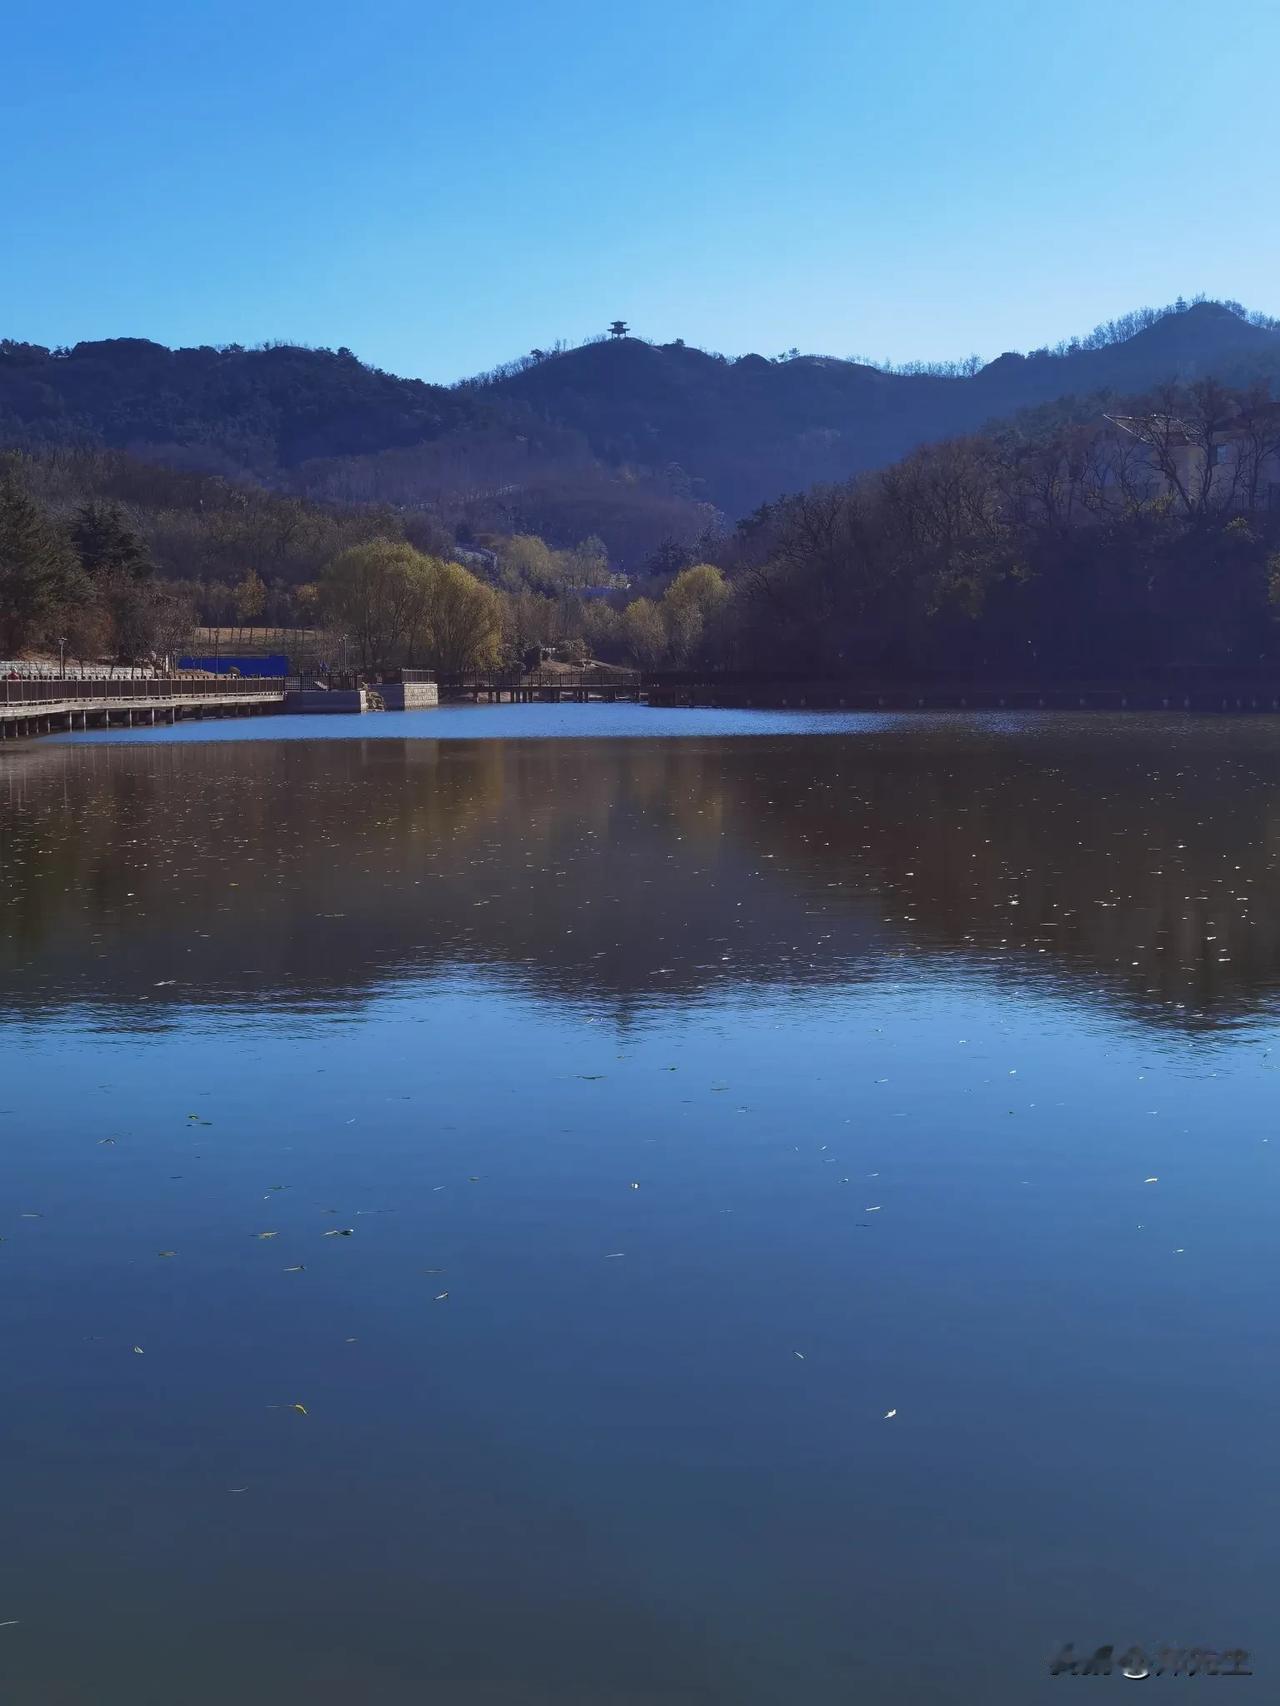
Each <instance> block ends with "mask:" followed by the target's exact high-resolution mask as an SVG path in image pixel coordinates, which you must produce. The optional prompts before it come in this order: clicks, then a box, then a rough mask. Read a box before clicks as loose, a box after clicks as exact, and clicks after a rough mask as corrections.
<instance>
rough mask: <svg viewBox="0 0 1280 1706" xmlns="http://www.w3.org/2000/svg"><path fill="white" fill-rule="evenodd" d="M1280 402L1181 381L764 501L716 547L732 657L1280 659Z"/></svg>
mask: <svg viewBox="0 0 1280 1706" xmlns="http://www.w3.org/2000/svg"><path fill="white" fill-rule="evenodd" d="M1278 546H1280V405H1277V404H1276V403H1275V402H1273V401H1272V399H1271V397H1270V395H1269V393H1268V392H1267V391H1266V389H1265V388H1261V387H1258V388H1253V389H1249V390H1230V389H1228V388H1227V387H1225V386H1222V385H1219V384H1217V383H1216V382H1215V381H1212V380H1206V381H1203V382H1200V383H1197V384H1194V385H1190V386H1185V387H1174V386H1167V387H1164V388H1162V389H1160V390H1158V391H1156V392H1153V393H1151V394H1150V395H1148V396H1145V397H1142V398H1139V399H1136V400H1133V401H1131V402H1128V403H1125V404H1118V405H1115V406H1114V408H1113V409H1111V410H1108V412H1107V414H1105V415H1100V414H1097V413H1096V412H1095V413H1094V414H1093V415H1092V417H1091V418H1088V419H1079V418H1077V416H1076V411H1075V410H1074V408H1073V407H1071V406H1070V405H1068V406H1064V407H1063V408H1062V409H1060V410H1057V411H1054V410H1049V411H1041V412H1040V414H1039V415H1038V416H1037V417H1035V418H1029V419H1028V420H1025V421H1022V422H1014V423H1012V424H1010V425H1008V426H1005V427H1001V428H997V429H993V430H992V431H989V432H987V433H982V434H976V435H973V436H969V437H964V438H956V439H951V440H948V441H946V442H943V443H940V444H936V445H931V446H929V447H927V448H924V449H921V450H919V451H917V452H916V453H915V454H913V455H911V456H908V457H907V458H905V459H904V460H902V461H900V462H898V463H896V464H894V465H893V466H892V467H889V468H886V469H884V470H882V471H880V472H878V473H875V474H870V475H865V476H862V477H860V478H858V479H856V480H853V481H850V482H848V483H847V484H844V485H837V486H824V487H818V488H815V489H813V490H811V491H807V492H805V493H802V494H800V495H797V496H793V497H787V498H784V499H782V500H780V501H779V502H777V503H775V504H770V505H766V506H764V507H763V508H762V509H760V510H759V511H757V512H756V513H755V514H754V515H752V516H751V517H749V518H748V519H746V520H745V521H744V522H742V523H741V524H740V525H739V527H738V528H737V529H736V531H735V532H734V534H733V535H732V537H731V538H730V539H729V540H728V541H727V543H726V545H725V547H724V550H723V552H722V554H721V557H720V562H721V566H722V567H723V568H724V570H725V571H726V575H727V579H728V584H729V585H730V587H731V589H732V609H731V611H730V612H728V613H727V614H726V618H725V620H724V621H723V623H722V626H721V632H722V634H723V636H724V648H725V649H724V653H723V659H724V661H725V662H733V663H735V664H737V665H739V666H740V667H770V668H786V669H792V668H794V669H796V670H798V671H801V672H803V673H827V674H833V675H845V674H856V673H859V672H869V671H874V672H880V673H882V674H886V675H897V676H911V675H921V674H926V675H927V674H936V673H939V672H943V673H957V672H963V673H968V674H973V673H977V674H978V675H983V674H985V675H988V676H991V677H1001V678H1004V679H1008V678H1010V677H1012V676H1018V677H1028V678H1041V677H1049V676H1057V677H1060V678H1074V679H1088V678H1090V677H1093V678H1101V677H1103V676H1111V677H1124V676H1126V675H1130V674H1132V673H1133V672H1134V671H1143V670H1152V669H1167V668H1173V669H1177V668H1206V667H1217V668H1228V667H1229V668H1233V669H1247V668H1252V667H1256V666H1258V665H1260V664H1265V663H1269V662H1275V661H1280V647H1278V645H1277V638H1278V634H1277V624H1276V620H1275V618H1276V613H1277V603H1276V601H1277V599H1278V598H1280V550H1278V549H1277V547H1278Z"/></svg>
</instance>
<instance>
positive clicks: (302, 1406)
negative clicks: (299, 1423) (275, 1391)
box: [289, 1404, 307, 1416]
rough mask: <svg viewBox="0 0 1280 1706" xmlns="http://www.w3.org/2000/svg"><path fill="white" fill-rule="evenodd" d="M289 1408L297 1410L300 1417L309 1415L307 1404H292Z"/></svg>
mask: <svg viewBox="0 0 1280 1706" xmlns="http://www.w3.org/2000/svg"><path fill="white" fill-rule="evenodd" d="M289 1408H290V1409H291V1410H296V1411H297V1412H298V1414H299V1415H300V1416H305V1415H306V1414H307V1406H306V1405H305V1404H290V1406H289Z"/></svg>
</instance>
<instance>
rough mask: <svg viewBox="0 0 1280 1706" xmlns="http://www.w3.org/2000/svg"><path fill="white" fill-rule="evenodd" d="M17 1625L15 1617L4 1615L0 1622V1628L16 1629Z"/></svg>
mask: <svg viewBox="0 0 1280 1706" xmlns="http://www.w3.org/2000/svg"><path fill="white" fill-rule="evenodd" d="M17 1627H18V1619H17V1618H16V1617H6V1618H5V1620H4V1622H3V1623H0V1629H16V1628H17Z"/></svg>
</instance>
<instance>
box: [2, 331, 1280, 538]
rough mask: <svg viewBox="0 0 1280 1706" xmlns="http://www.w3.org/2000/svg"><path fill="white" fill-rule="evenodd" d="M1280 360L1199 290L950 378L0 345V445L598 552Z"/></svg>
mask: <svg viewBox="0 0 1280 1706" xmlns="http://www.w3.org/2000/svg"><path fill="white" fill-rule="evenodd" d="M1277 374H1280V329H1277V328H1276V327H1275V325H1273V324H1272V323H1262V324H1259V323H1256V322H1255V320H1254V319H1253V318H1250V317H1246V316H1245V315H1244V314H1243V313H1242V312H1241V311H1240V310H1239V309H1238V308H1237V307H1236V306H1235V305H1224V304H1221V303H1213V302H1200V303H1196V304H1193V305H1192V306H1190V307H1185V308H1184V307H1182V306H1181V305H1180V306H1179V307H1178V308H1177V309H1176V310H1170V311H1168V312H1165V313H1163V314H1161V315H1160V316H1158V317H1155V316H1152V317H1149V321H1148V322H1144V323H1139V324H1138V329H1137V330H1135V331H1133V333H1132V335H1129V336H1120V337H1117V338H1115V339H1113V340H1110V341H1104V342H1101V343H1100V344H1095V346H1094V347H1087V346H1084V345H1068V346H1063V347H1061V348H1060V349H1059V350H1058V351H1056V352H1052V353H1051V352H1049V351H1040V352H1035V353H1033V354H1032V355H1029V356H1028V355H1019V354H1014V353H1008V354H1004V355H1001V356H999V357H998V358H997V359H996V360H994V361H991V362H989V363H987V364H986V365H985V366H979V367H977V368H976V369H975V370H972V371H965V372H936V371H893V370H885V369H882V368H879V367H876V366H874V365H872V364H870V363H867V362H862V361H857V360H842V359H837V358H834V357H830V356H820V355H800V354H796V353H794V352H793V353H792V354H791V355H789V356H788V357H785V358H776V359H769V358H766V357H764V356H760V355H743V356H739V357H737V358H733V359H730V358H726V357H724V356H720V355H716V354H713V353H710V352H708V351H705V350H700V349H695V348H692V347H689V346H686V345H685V344H683V343H679V342H677V343H668V344H661V345H655V344H650V343H646V342H644V341H642V340H640V339H638V338H632V337H629V336H628V337H619V338H609V339H603V340H599V341H596V342H592V343H588V344H585V345H583V346H581V347H579V348H576V349H568V350H562V351H556V352H552V353H549V354H542V353H541V352H538V354H537V355H536V356H535V357H530V358H528V359H527V360H525V361H523V362H520V363H514V364H511V365H510V366H509V367H508V368H506V369H500V370H498V371H497V372H496V373H495V374H493V375H489V376H486V377H485V378H482V379H477V380H470V381H465V382H463V383H461V384H460V385H457V386H453V387H444V386H438V385H430V384H426V383H424V382H423V381H421V380H417V379H402V378H397V377H396V376H394V375H392V374H388V373H384V372H381V371H379V370H378V369H375V368H371V367H368V366H365V365H364V364H363V363H361V362H360V361H359V360H358V359H357V358H356V357H355V356H354V355H353V354H352V353H351V352H350V351H349V350H346V349H338V350H326V349H308V348H302V347H299V346H295V345H287V344H277V345H270V346H267V347H264V348H260V349H244V348H241V347H239V346H229V347H221V348H215V347H213V346H208V345H206V346H201V347H199V348H194V349H176V350H171V349H168V348H166V347H164V346H163V345H160V344H156V343H152V342H150V341H148V340H146V339H140V338H115V339H108V340H105V341H100V342H92V343H80V344H76V345H75V346H73V347H72V348H70V349H61V350H49V349H45V348H44V347H42V346H39V345H33V344H23V343H18V342H14V341H12V340H5V341H3V342H0V446H5V447H10V448H14V447H16V448H20V449H25V450H31V451H40V450H48V449H53V448H56V447H77V448H86V447H90V448H92V447H107V448H113V449H120V450H126V451H128V452H130V453H131V454H133V455H134V456H137V457H138V458H140V459H142V460H144V461H149V462H155V463H159V464H163V465H166V466H170V467H178V468H188V469H193V470H199V471H201V472H212V473H217V474H222V475H224V476H226V477H227V478H229V479H231V480H233V481H248V482H253V483H256V484H259V485H263V486H267V487H271V488H274V489H277V490H285V491H295V492H299V493H302V494H305V495H307V496H309V497H313V498H320V499H327V500H335V501H342V502H347V503H351V502H355V503H366V502H375V503H388V504H393V505H396V506H398V507H402V508H410V509H414V508H423V509H430V510H432V511H434V512H435V513H437V514H438V515H439V516H440V517H441V519H442V520H443V521H444V522H445V524H446V525H447V526H449V527H450V528H452V529H453V530H454V531H455V532H457V533H459V535H460V536H462V537H466V536H467V535H468V534H471V535H475V534H476V533H482V532H483V531H485V530H486V529H488V530H497V531H531V532H538V533H541V534H543V536H544V537H546V538H547V539H548V540H549V541H550V542H552V543H554V544H569V543H572V542H573V541H575V540H576V539H579V538H581V537H583V536H584V535H586V534H588V533H597V534H599V535H601V536H602V537H603V538H604V540H605V543H606V545H607V546H608V548H609V551H610V554H611V556H613V558H614V559H615V561H617V562H619V563H620V564H622V565H624V566H626V565H627V564H628V563H629V562H635V561H638V560H640V559H641V558H642V557H643V555H644V554H645V553H646V552H648V551H650V550H652V549H653V548H654V546H655V545H656V544H658V543H660V542H661V541H662V540H663V539H668V538H669V539H675V540H679V541H682V542H691V541H692V540H693V539H694V538H696V537H697V535H698V534H699V533H700V532H702V531H703V530H705V528H706V527H707V526H708V525H710V524H715V523H717V522H720V521H723V520H726V519H727V520H729V521H733V520H735V519H737V518H739V517H741V516H742V515H744V514H746V513H748V512H750V511H751V510H752V509H754V508H755V507H757V506H758V505H760V504H761V503H765V502H767V501H769V500H770V499H772V498H775V497H777V496H778V495H780V494H781V493H783V492H786V491H795V490H799V489H801V488H804V487H806V486H810V485H813V484H815V483H820V482H827V481H838V480H844V479H847V478H848V477H849V476H850V475H852V474H855V473H858V472H860V471H862V470H865V469H869V468H874V467H877V466H882V465H884V464H887V463H889V462H891V461H894V460H896V459H897V458H898V457H900V456H902V455H903V454H905V453H906V452H908V451H910V450H911V449H913V448H914V447H916V446H917V445H920V444H922V443H926V442H929V441H932V440H936V439H939V438H943V437H948V436H952V435H954V434H957V433H964V432H967V431H973V430H976V429H978V428H979V427H981V426H983V425H985V424H987V423H990V422H992V421H994V420H998V419H1003V418H1007V417H1010V416H1015V415H1018V414H1019V413H1021V412H1023V411H1027V410H1033V409H1037V408H1041V407H1043V406H1044V405H1047V404H1054V403H1058V402H1059V401H1060V400H1062V399H1076V400H1077V404H1076V406H1077V407H1080V406H1081V405H1083V404H1087V405H1088V406H1090V407H1093V408H1094V410H1095V412H1096V409H1097V408H1099V407H1101V406H1103V402H1104V400H1105V399H1106V398H1107V397H1109V396H1117V395H1119V396H1130V395H1134V394H1138V393H1141V392H1143V391H1146V390H1149V389H1150V388H1152V387H1154V386H1156V385H1159V384H1161V383H1163V382H1165V381H1171V380H1178V381H1188V380H1193V379H1196V378H1202V377H1206V376H1209V375H1212V376H1214V377H1216V378H1219V379H1221V380H1223V381H1224V382H1227V383H1234V384H1240V383H1244V382H1249V381H1253V380H1263V381H1269V380H1271V379H1272V378H1273V377H1274V376H1276V375H1277Z"/></svg>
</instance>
